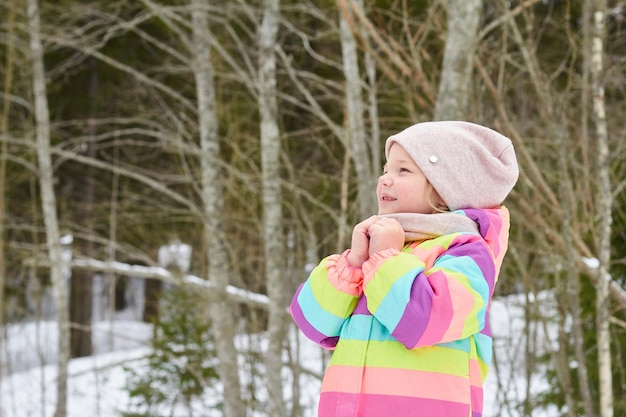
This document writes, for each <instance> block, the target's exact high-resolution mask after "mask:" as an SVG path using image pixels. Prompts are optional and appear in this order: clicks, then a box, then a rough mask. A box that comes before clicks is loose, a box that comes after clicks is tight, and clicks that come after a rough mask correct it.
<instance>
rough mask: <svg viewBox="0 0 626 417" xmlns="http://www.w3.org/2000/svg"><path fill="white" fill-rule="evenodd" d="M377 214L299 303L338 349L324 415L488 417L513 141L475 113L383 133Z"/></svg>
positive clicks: (321, 270)
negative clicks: (493, 303)
mask: <svg viewBox="0 0 626 417" xmlns="http://www.w3.org/2000/svg"><path fill="white" fill-rule="evenodd" d="M385 156H386V158H387V163H386V164H385V167H384V172H383V175H382V176H381V177H380V178H379V180H378V185H377V187H376V194H377V197H378V215H376V216H372V217H370V218H368V219H366V220H364V221H362V222H361V223H359V224H357V225H356V226H355V227H354V230H353V233H352V244H351V248H350V249H348V250H346V251H345V252H344V253H342V254H335V255H331V256H329V257H327V258H325V259H324V260H322V261H321V262H320V264H319V265H318V266H317V267H316V268H315V269H314V270H313V271H312V273H311V275H310V276H309V278H308V279H307V280H306V282H304V283H303V284H302V285H301V286H300V288H299V289H298V291H297V293H296V294H295V296H294V298H293V300H292V302H291V314H292V316H293V318H294V320H295V322H296V323H297V324H298V326H299V328H300V329H301V331H302V332H303V333H304V334H305V335H306V336H307V337H309V338H310V339H311V340H313V341H314V342H316V343H318V344H319V345H321V346H322V347H324V348H327V349H333V350H334V352H333V355H332V358H331V361H330V364H329V366H328V369H327V370H326V374H325V376H324V380H323V382H322V390H321V391H322V392H321V395H320V401H319V409H318V416H319V417H348V416H354V417H413V416H414V417H418V416H419V417H422V416H423V417H480V416H481V415H482V411H483V382H484V380H485V377H486V375H487V371H488V369H489V365H490V363H491V355H492V339H491V332H490V328H489V305H490V300H491V296H492V295H493V290H494V285H495V283H496V281H497V279H498V272H499V270H500V266H501V264H502V258H503V257H504V253H505V252H506V249H507V243H508V230H509V214H508V211H507V209H506V208H505V207H504V206H501V204H502V201H503V200H504V198H505V197H506V196H507V194H508V193H509V192H510V191H511V189H512V188H513V186H514V185H515V182H516V181H517V177H518V174H519V173H518V167H517V161H516V158H515V152H514V150H513V146H512V144H511V141H510V140H509V139H508V138H506V137H504V136H502V135H500V134H499V133H497V132H495V131H493V130H491V129H488V128H486V127H483V126H480V125H476V124H472V123H467V122H452V121H446V122H429V123H420V124H416V125H413V126H411V127H409V128H407V129H405V130H404V131H402V132H400V133H398V134H396V135H393V136H391V137H389V138H388V139H387V142H386V145H385Z"/></svg>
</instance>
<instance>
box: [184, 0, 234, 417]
mask: <svg viewBox="0 0 626 417" xmlns="http://www.w3.org/2000/svg"><path fill="white" fill-rule="evenodd" d="M191 7H192V12H191V14H192V28H193V45H194V47H195V51H194V52H195V54H194V62H193V72H194V76H195V80H196V94H197V98H198V119H199V120H198V125H199V130H200V148H201V156H200V169H201V171H202V173H201V175H202V179H201V182H202V188H201V193H202V201H203V206H204V232H205V239H206V243H207V252H206V257H207V259H208V276H209V279H210V280H212V281H213V282H214V284H215V285H216V288H217V293H218V294H225V291H226V286H227V285H228V258H227V253H226V250H225V247H224V242H223V231H222V229H221V225H222V220H221V219H222V206H223V191H222V187H221V183H220V177H219V173H220V171H221V168H220V159H219V151H220V146H219V136H218V120H217V109H216V97H215V84H214V72H213V66H212V64H211V46H210V40H211V33H210V31H209V19H208V13H209V12H208V10H209V1H208V0H191ZM210 302H211V306H210V309H209V310H210V313H211V318H212V327H213V331H214V333H215V345H216V350H217V357H218V360H219V363H218V371H219V375H220V379H221V381H222V384H223V385H224V415H225V416H226V417H245V415H246V407H245V405H244V403H243V402H242V401H241V384H240V382H239V370H238V366H237V349H236V347H235V340H234V338H235V322H234V318H233V315H232V305H231V303H230V302H229V300H228V299H227V297H221V296H218V297H214V298H212V299H211V301H210Z"/></svg>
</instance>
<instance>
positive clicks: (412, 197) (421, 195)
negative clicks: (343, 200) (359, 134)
mask: <svg viewBox="0 0 626 417" xmlns="http://www.w3.org/2000/svg"><path fill="white" fill-rule="evenodd" d="M376 196H377V197H378V214H392V213H422V214H428V213H433V212H435V209H434V208H433V203H435V202H436V200H435V201H431V199H433V198H437V199H439V198H438V196H437V194H436V192H435V190H434V189H433V188H432V186H431V185H430V183H429V182H428V180H427V179H426V176H424V174H423V173H422V170H421V169H419V167H418V166H417V165H416V164H415V162H414V161H413V159H412V158H411V157H410V156H409V154H408V153H407V151H406V150H404V148H403V147H402V146H400V145H398V144H397V143H394V144H392V145H391V149H389V158H387V163H386V164H385V167H384V170H383V175H381V176H380V178H378V185H377V187H376ZM439 200H440V199H439Z"/></svg>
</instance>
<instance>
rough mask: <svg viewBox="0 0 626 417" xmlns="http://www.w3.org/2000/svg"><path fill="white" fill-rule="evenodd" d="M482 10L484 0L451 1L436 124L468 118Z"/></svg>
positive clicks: (435, 116) (435, 115)
mask: <svg viewBox="0 0 626 417" xmlns="http://www.w3.org/2000/svg"><path fill="white" fill-rule="evenodd" d="M482 6H483V2H482V0H448V32H447V36H446V48H445V51H444V55H443V64H442V67H441V80H440V82H439V92H438V94H437V103H436V104H435V114H434V119H435V120H463V119H465V118H467V113H468V108H467V107H468V103H469V101H468V100H469V90H470V81H471V76H472V62H473V60H474V53H475V51H476V45H477V42H478V39H477V36H478V24H479V22H480V13H481V10H482Z"/></svg>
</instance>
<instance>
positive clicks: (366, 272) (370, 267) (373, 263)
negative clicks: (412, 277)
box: [361, 248, 400, 288]
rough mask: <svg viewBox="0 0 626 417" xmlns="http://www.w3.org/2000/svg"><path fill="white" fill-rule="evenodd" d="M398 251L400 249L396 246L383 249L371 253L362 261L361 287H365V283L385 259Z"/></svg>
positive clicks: (372, 276)
mask: <svg viewBox="0 0 626 417" xmlns="http://www.w3.org/2000/svg"><path fill="white" fill-rule="evenodd" d="M399 253H400V251H399V250H398V249H396V248H389V249H383V250H379V251H378V252H375V253H373V254H372V255H371V256H370V257H369V259H368V260H367V261H365V262H363V266H362V267H361V268H362V269H363V287H364V288H365V287H367V284H368V283H369V282H370V281H371V280H372V278H374V274H376V271H377V270H378V268H379V267H380V265H381V264H382V263H383V262H384V261H385V260H387V259H388V258H391V257H392V256H396V255H398V254H399Z"/></svg>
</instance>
